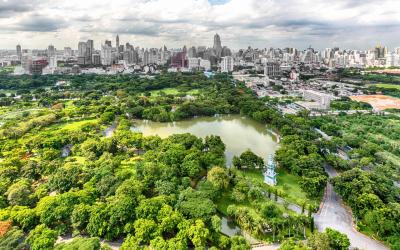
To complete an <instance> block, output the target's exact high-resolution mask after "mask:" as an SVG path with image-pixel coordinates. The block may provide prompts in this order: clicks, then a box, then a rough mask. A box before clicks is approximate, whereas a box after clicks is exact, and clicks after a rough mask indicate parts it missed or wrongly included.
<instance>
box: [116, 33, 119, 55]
mask: <svg viewBox="0 0 400 250" xmlns="http://www.w3.org/2000/svg"><path fill="white" fill-rule="evenodd" d="M115 47H116V48H117V51H118V50H119V35H117V37H116V39H115Z"/></svg>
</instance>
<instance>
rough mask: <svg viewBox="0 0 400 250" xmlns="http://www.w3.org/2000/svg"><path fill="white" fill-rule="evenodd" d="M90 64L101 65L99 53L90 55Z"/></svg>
mask: <svg viewBox="0 0 400 250" xmlns="http://www.w3.org/2000/svg"><path fill="white" fill-rule="evenodd" d="M92 64H93V65H101V56H100V55H99V54H93V55H92Z"/></svg>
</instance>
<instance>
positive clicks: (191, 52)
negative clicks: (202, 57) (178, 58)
mask: <svg viewBox="0 0 400 250" xmlns="http://www.w3.org/2000/svg"><path fill="white" fill-rule="evenodd" d="M188 57H190V58H194V57H197V51H196V47H191V48H189V51H188Z"/></svg>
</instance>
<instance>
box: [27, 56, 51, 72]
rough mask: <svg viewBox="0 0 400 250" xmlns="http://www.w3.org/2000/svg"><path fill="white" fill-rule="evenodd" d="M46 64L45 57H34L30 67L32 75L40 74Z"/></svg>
mask: <svg viewBox="0 0 400 250" xmlns="http://www.w3.org/2000/svg"><path fill="white" fill-rule="evenodd" d="M47 65H48V62H47V60H45V59H36V60H33V61H32V69H31V72H32V74H33V75H41V74H42V73H43V69H44V68H45V67H46V66H47Z"/></svg>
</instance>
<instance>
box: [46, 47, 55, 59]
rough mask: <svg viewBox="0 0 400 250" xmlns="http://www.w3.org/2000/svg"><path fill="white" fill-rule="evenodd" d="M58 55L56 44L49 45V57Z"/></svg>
mask: <svg viewBox="0 0 400 250" xmlns="http://www.w3.org/2000/svg"><path fill="white" fill-rule="evenodd" d="M55 55H56V49H55V48H54V45H51V44H50V45H49V47H47V57H54V56H55Z"/></svg>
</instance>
